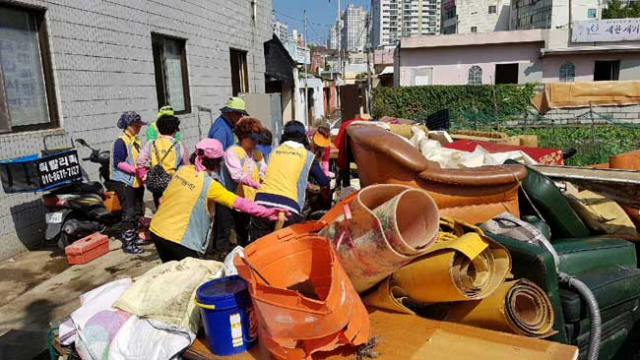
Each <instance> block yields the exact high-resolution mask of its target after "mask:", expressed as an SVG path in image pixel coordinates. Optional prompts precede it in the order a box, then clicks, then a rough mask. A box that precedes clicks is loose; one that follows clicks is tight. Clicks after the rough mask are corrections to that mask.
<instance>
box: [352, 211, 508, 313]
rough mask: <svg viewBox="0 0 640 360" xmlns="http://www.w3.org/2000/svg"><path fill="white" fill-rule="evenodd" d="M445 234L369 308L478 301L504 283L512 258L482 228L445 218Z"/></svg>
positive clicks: (388, 282)
mask: <svg viewBox="0 0 640 360" xmlns="http://www.w3.org/2000/svg"><path fill="white" fill-rule="evenodd" d="M440 230H441V232H440V235H439V236H438V239H437V240H436V244H435V245H433V246H432V247H431V248H429V250H428V251H427V253H426V255H424V256H421V257H420V258H418V259H416V260H414V261H413V262H411V263H410V264H408V265H406V266H404V267H402V268H400V269H399V270H396V271H395V272H394V273H393V274H392V275H391V276H390V277H388V278H387V279H385V280H384V281H383V282H382V283H381V284H380V285H379V286H378V289H377V290H376V291H374V292H373V293H371V294H369V295H368V296H366V297H365V303H367V304H368V305H372V306H377V307H381V308H385V309H391V310H396V311H397V310H398V307H400V308H402V307H404V306H403V304H402V298H409V299H411V300H414V301H418V302H423V303H438V302H453V301H466V300H479V299H484V298H486V297H487V296H489V295H491V294H492V293H493V292H494V291H495V290H496V289H497V288H498V286H500V284H502V283H503V282H504V280H505V278H506V277H507V275H508V274H509V272H510V270H511V257H510V255H509V252H508V251H507V250H506V249H505V248H504V247H503V246H502V245H500V244H498V243H496V242H495V241H493V240H491V239H489V238H487V237H486V236H484V233H483V232H482V230H481V229H479V228H477V227H475V226H473V225H469V224H466V223H464V222H462V221H458V220H453V219H451V218H447V217H442V218H441V221H440ZM397 297H399V298H400V299H396V298H397ZM407 310H408V309H407ZM408 311H409V313H411V311H410V310H408ZM402 312H406V311H402Z"/></svg>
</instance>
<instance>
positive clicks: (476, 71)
mask: <svg viewBox="0 0 640 360" xmlns="http://www.w3.org/2000/svg"><path fill="white" fill-rule="evenodd" d="M467 83H468V84H469V85H482V68H481V67H480V66H478V65H474V66H472V67H471V68H469V77H468V79H467Z"/></svg>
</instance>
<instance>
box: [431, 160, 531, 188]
mask: <svg viewBox="0 0 640 360" xmlns="http://www.w3.org/2000/svg"><path fill="white" fill-rule="evenodd" d="M526 176H527V169H526V168H525V167H524V166H522V165H498V166H481V167H476V168H472V169H444V170H443V169H440V168H436V167H435V166H430V167H429V168H428V169H427V170H425V171H423V172H421V173H420V178H422V179H424V180H426V181H433V182H439V183H446V184H458V185H465V186H487V185H506V184H515V183H517V182H518V181H520V180H522V179H524V178H525V177H526Z"/></svg>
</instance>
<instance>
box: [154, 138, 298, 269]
mask: <svg viewBox="0 0 640 360" xmlns="http://www.w3.org/2000/svg"><path fill="white" fill-rule="evenodd" d="M223 155H224V151H223V150H222V144H220V142H219V141H218V140H215V139H205V140H202V141H200V142H199V143H198V144H197V145H196V152H195V153H194V154H193V155H192V156H191V163H192V165H186V166H183V167H181V168H180V169H179V170H178V172H176V174H175V175H174V176H173V179H172V180H171V182H170V183H169V186H168V187H167V189H166V190H165V192H164V195H163V197H162V206H160V208H159V209H158V212H157V213H156V214H155V216H154V217H153V220H151V229H150V230H151V238H152V239H153V242H154V244H155V245H156V248H157V249H158V254H159V255H160V259H161V260H162V262H167V261H171V260H182V259H184V258H186V257H200V256H201V255H203V254H204V252H205V250H206V248H207V239H208V238H209V229H210V225H211V217H210V216H211V215H210V212H209V209H210V208H212V206H211V205H213V203H217V204H221V205H223V206H226V207H228V208H233V209H235V210H239V211H243V212H245V213H247V214H250V215H252V216H255V217H256V218H267V219H271V220H274V221H275V220H276V219H277V218H278V215H279V214H280V212H283V210H282V209H269V208H266V207H264V206H260V205H257V204H255V203H254V202H253V201H250V200H247V199H244V198H242V197H239V196H237V195H236V194H234V193H232V192H230V191H228V190H227V189H225V188H224V187H223V186H222V184H220V183H219V182H218V181H216V180H214V178H213V177H212V175H211V174H215V173H217V172H218V171H220V166H221V164H222V157H223ZM284 212H285V215H288V213H287V212H286V211H284Z"/></svg>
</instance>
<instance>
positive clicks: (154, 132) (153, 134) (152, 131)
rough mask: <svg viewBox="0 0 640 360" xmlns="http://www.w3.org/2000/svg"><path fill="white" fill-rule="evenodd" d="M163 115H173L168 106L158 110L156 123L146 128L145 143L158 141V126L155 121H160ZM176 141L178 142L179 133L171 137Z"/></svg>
mask: <svg viewBox="0 0 640 360" xmlns="http://www.w3.org/2000/svg"><path fill="white" fill-rule="evenodd" d="M163 115H171V116H173V115H175V114H174V111H173V108H172V107H171V106H169V105H167V106H163V107H161V108H160V110H158V114H157V115H156V121H155V122H152V123H151V125H149V127H148V128H147V142H149V141H152V140H156V139H158V133H159V131H158V124H157V120H158V119H160V117H161V116H163ZM173 137H174V138H175V139H176V140H180V132H179V131H178V132H176V133H175V135H174V136H173Z"/></svg>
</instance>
